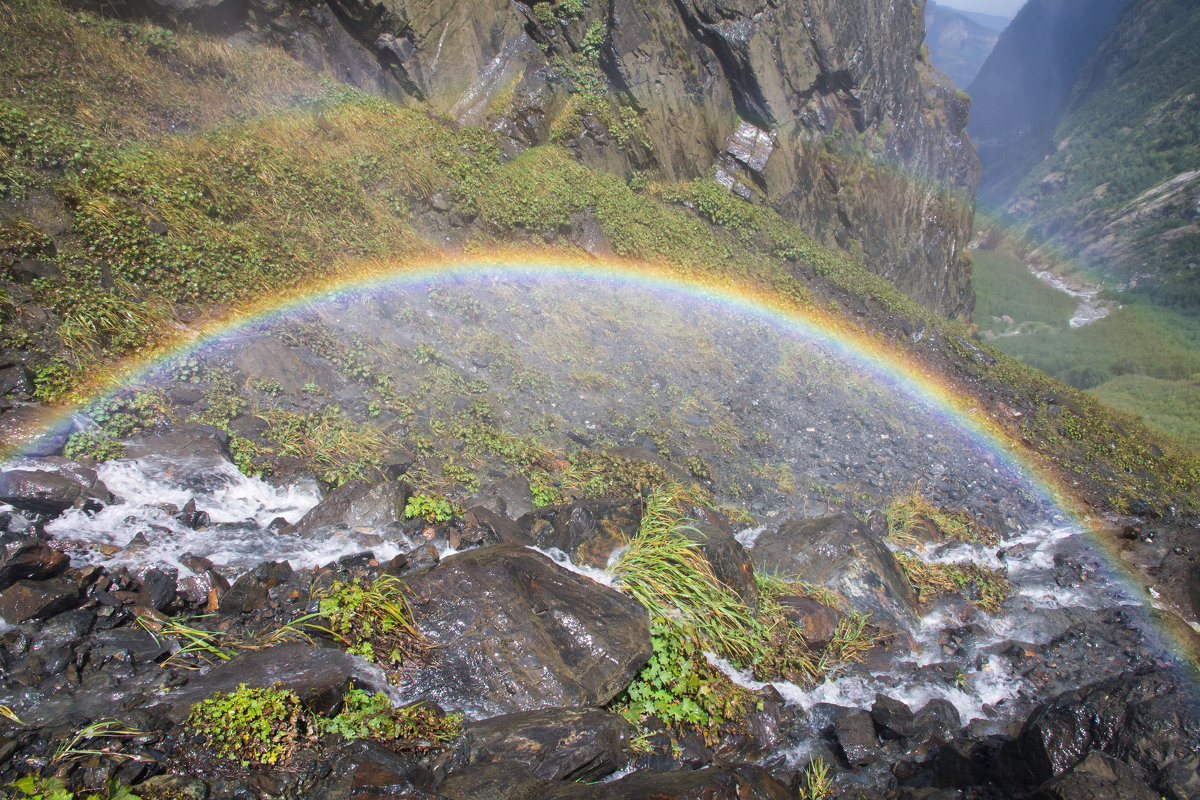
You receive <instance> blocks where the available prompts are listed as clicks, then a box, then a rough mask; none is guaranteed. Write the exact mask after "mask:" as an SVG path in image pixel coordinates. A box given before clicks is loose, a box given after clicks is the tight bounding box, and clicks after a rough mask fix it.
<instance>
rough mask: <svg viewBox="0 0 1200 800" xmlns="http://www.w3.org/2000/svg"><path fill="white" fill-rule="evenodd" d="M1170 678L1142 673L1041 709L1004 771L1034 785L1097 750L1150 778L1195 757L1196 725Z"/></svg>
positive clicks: (1004, 756) (1007, 753)
mask: <svg viewBox="0 0 1200 800" xmlns="http://www.w3.org/2000/svg"><path fill="white" fill-rule="evenodd" d="M1192 702H1194V701H1193V700H1191V699H1189V698H1185V697H1184V696H1183V695H1182V693H1181V691H1180V688H1179V685H1178V684H1177V682H1176V681H1175V679H1174V678H1173V677H1172V676H1171V675H1170V674H1169V673H1168V672H1166V671H1165V670H1162V669H1158V668H1146V669H1141V670H1138V671H1135V672H1131V673H1126V674H1124V675H1119V676H1117V677H1115V678H1109V679H1107V680H1103V681H1099V682H1097V683H1093V684H1090V685H1088V686H1084V687H1081V688H1079V689H1073V690H1071V691H1069V692H1064V693H1063V694H1061V695H1059V696H1057V697H1055V698H1053V699H1051V700H1049V701H1046V702H1044V703H1042V704H1040V705H1039V706H1038V707H1037V708H1036V709H1034V711H1033V712H1032V713H1031V714H1030V715H1029V717H1028V719H1027V720H1026V721H1025V724H1024V725H1023V726H1022V727H1021V731H1020V733H1019V734H1018V735H1017V738H1016V740H1015V741H1013V742H1011V743H1009V745H1008V746H1006V747H1005V748H1004V750H1003V751H1002V752H1001V759H1000V761H1001V769H1002V770H1003V771H1004V772H1006V773H1008V774H1010V775H1012V776H1013V777H1014V778H1016V779H1018V780H1019V781H1021V782H1023V783H1025V784H1027V785H1030V786H1037V785H1039V784H1041V783H1043V782H1045V781H1047V780H1049V779H1050V778H1051V777H1053V776H1055V775H1058V774H1060V773H1063V772H1065V771H1067V770H1069V769H1071V768H1072V767H1074V766H1075V765H1076V764H1078V763H1079V762H1080V761H1082V760H1083V759H1084V757H1085V756H1087V754H1088V753H1089V752H1091V751H1092V750H1100V751H1103V752H1104V753H1107V754H1109V755H1113V756H1116V757H1117V758H1119V759H1121V760H1123V761H1126V762H1128V763H1131V764H1137V765H1139V766H1140V767H1141V768H1142V769H1144V770H1145V771H1146V772H1147V774H1150V775H1155V774H1158V773H1159V772H1160V771H1163V770H1166V769H1167V768H1168V767H1169V766H1170V765H1172V764H1173V763H1175V762H1178V761H1182V760H1184V759H1187V758H1190V757H1192V756H1193V755H1195V753H1196V752H1198V751H1200V719H1198V718H1197V717H1196V715H1195V714H1194V713H1192V711H1191V704H1192Z"/></svg>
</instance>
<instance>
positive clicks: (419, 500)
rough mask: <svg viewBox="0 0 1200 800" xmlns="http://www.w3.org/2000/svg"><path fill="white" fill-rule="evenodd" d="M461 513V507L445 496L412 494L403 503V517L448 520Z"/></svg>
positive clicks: (438, 521) (435, 521) (443, 521)
mask: <svg viewBox="0 0 1200 800" xmlns="http://www.w3.org/2000/svg"><path fill="white" fill-rule="evenodd" d="M461 513H462V511H461V509H459V508H458V507H457V506H456V505H455V504H454V503H452V502H450V501H449V500H447V499H446V498H444V497H440V496H435V495H429V494H414V495H413V496H412V497H410V498H408V502H407V503H405V504H404V516H405V517H407V518H408V519H423V520H425V521H426V522H429V523H436V524H441V523H445V522H449V521H450V520H452V519H454V517H456V516H458V515H459V514H461Z"/></svg>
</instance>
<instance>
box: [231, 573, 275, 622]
mask: <svg viewBox="0 0 1200 800" xmlns="http://www.w3.org/2000/svg"><path fill="white" fill-rule="evenodd" d="M268 600H269V596H268V595H267V585H266V584H265V583H264V582H263V581H262V579H260V578H259V577H258V576H257V575H255V574H254V573H253V572H247V573H245V574H244V575H242V576H240V577H239V578H238V579H237V580H236V581H234V582H233V586H231V587H230V588H229V591H228V592H225V593H224V595H223V596H222V597H221V613H222V614H229V615H236V614H249V613H252V612H254V611H258V610H259V609H261V608H265V607H266V605H267V601H268Z"/></svg>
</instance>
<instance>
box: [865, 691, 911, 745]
mask: <svg viewBox="0 0 1200 800" xmlns="http://www.w3.org/2000/svg"><path fill="white" fill-rule="evenodd" d="M871 719H872V720H873V721H874V722H875V726H876V727H877V728H878V729H879V733H880V735H881V736H882V737H883V738H885V739H906V738H908V737H909V736H912V735H913V734H915V733H916V732H917V715H916V714H914V713H913V712H912V710H911V709H909V707H908V706H907V705H905V704H904V703H902V702H900V701H899V700H896V699H893V698H891V697H887V696H886V695H882V694H877V695H875V702H874V703H873V704H872V705H871Z"/></svg>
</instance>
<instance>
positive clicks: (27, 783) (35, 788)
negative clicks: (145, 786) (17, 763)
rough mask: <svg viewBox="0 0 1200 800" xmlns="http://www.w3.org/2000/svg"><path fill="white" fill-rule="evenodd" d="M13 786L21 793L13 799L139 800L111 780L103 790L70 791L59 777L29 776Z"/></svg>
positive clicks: (125, 787) (124, 787)
mask: <svg viewBox="0 0 1200 800" xmlns="http://www.w3.org/2000/svg"><path fill="white" fill-rule="evenodd" d="M12 787H13V788H14V789H16V790H17V791H18V792H20V794H18V795H13V800H139V798H138V796H137V795H136V794H134V793H133V792H132V791H130V789H129V787H128V786H123V785H121V784H120V783H118V782H116V781H110V782H109V784H108V786H107V787H106V788H105V790H104V791H103V792H88V793H86V794H83V793H80V792H71V791H68V790H67V788H66V786H65V785H64V784H63V782H62V780H61V779H59V778H42V777H35V776H27V777H24V778H21V779H20V780H17V781H15V782H14V783H13V784H12Z"/></svg>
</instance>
